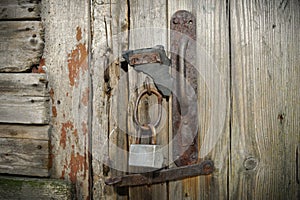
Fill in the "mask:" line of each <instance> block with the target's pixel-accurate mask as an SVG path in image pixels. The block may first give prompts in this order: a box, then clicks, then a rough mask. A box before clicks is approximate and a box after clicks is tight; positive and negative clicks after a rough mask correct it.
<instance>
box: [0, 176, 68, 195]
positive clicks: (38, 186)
mask: <svg viewBox="0 0 300 200" xmlns="http://www.w3.org/2000/svg"><path fill="white" fill-rule="evenodd" d="M73 191H74V190H73V187H72V185H71V184H69V183H67V182H65V181H62V180H54V179H37V178H24V177H23V178H21V177H5V176H1V177H0V198H1V199H41V200H44V199H45V200H46V199H57V200H69V199H72V198H73V197H74V195H73Z"/></svg>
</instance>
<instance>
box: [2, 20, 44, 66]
mask: <svg viewBox="0 0 300 200" xmlns="http://www.w3.org/2000/svg"><path fill="white" fill-rule="evenodd" d="M43 48H44V41H43V28H42V24H41V22H38V21H1V22H0V57H1V58H5V59H0V72H22V71H26V70H28V69H30V67H32V66H33V65H37V64H39V62H40V57H41V56H42V53H43Z"/></svg>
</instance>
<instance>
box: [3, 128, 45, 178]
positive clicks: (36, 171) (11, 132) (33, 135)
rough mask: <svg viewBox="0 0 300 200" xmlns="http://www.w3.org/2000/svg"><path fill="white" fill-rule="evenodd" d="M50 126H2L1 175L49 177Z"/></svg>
mask: <svg viewBox="0 0 300 200" xmlns="http://www.w3.org/2000/svg"><path fill="white" fill-rule="evenodd" d="M49 128H50V127H49V126H21V125H5V124H1V125H0V173H7V174H19V175H28V176H42V177H43V176H49Z"/></svg>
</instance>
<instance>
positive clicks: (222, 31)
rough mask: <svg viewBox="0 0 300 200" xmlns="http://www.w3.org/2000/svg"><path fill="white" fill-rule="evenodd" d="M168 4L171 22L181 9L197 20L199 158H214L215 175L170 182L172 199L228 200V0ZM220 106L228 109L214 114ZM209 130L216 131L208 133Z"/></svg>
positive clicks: (173, 2) (170, 2)
mask: <svg viewBox="0 0 300 200" xmlns="http://www.w3.org/2000/svg"><path fill="white" fill-rule="evenodd" d="M168 3H169V5H168V19H169V20H168V21H170V19H171V16H172V15H173V14H174V13H175V12H176V11H178V10H187V11H189V12H191V13H192V14H193V15H195V17H196V19H197V30H196V32H197V37H196V40H197V44H196V45H197V46H196V47H197V66H195V67H196V68H197V70H198V71H199V73H200V77H199V78H198V111H199V114H198V118H199V138H198V143H199V161H201V160H203V159H211V160H213V161H214V164H215V171H214V172H213V174H212V175H209V176H206V177H204V176H203V177H201V176H200V177H196V178H190V179H185V180H182V181H176V182H170V183H169V191H174V192H172V193H170V194H169V195H170V197H169V199H226V198H227V195H228V193H227V176H228V162H229V157H230V152H229V144H230V143H229V141H230V139H229V119H230V116H229V114H230V112H229V109H230V106H229V105H230V98H229V96H230V95H229V81H230V75H229V73H230V65H229V22H228V16H227V7H226V6H227V5H226V2H225V1H205V0H204V1H169V2H168ZM169 23H170V22H169ZM170 39H171V38H170ZM215 79H216V80H220V81H221V82H217V81H216V80H215ZM221 94H223V96H222V95H221ZM213 95H214V96H213ZM220 105H222V106H223V108H225V110H221V109H220V110H218V112H219V113H218V114H217V115H216V114H214V113H216V109H218V108H221V107H222V106H220ZM221 112H222V113H221ZM218 124H219V125H218ZM209 129H212V130H215V131H214V132H213V131H212V132H209ZM170 152H172V150H170Z"/></svg>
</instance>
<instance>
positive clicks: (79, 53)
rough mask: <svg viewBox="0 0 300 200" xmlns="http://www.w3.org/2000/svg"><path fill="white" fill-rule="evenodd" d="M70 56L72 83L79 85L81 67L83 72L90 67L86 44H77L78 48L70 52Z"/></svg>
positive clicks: (69, 66)
mask: <svg viewBox="0 0 300 200" xmlns="http://www.w3.org/2000/svg"><path fill="white" fill-rule="evenodd" d="M68 58H69V59H68V68H69V79H70V85H71V86H74V85H75V86H76V87H78V82H76V80H78V79H79V75H80V74H79V73H80V69H81V70H82V73H83V74H84V72H85V71H87V69H88V65H87V50H86V47H85V45H84V44H81V43H80V44H78V45H76V49H74V50H73V51H72V52H71V53H70V54H68Z"/></svg>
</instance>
